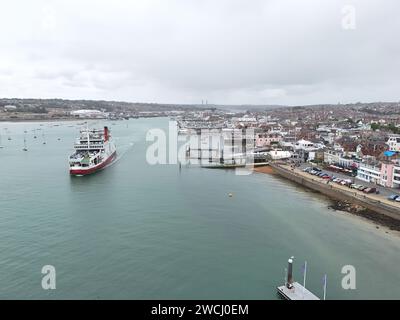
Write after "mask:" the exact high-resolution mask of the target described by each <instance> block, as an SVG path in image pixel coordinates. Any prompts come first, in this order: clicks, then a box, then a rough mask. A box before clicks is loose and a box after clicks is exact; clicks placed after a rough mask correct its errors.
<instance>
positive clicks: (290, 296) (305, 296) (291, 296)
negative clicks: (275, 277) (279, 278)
mask: <svg viewBox="0 0 400 320" xmlns="http://www.w3.org/2000/svg"><path fill="white" fill-rule="evenodd" d="M292 285H293V287H292V288H291V289H289V288H287V287H286V286H280V287H278V293H279V294H280V295H281V296H282V297H283V298H285V299H287V300H320V299H319V298H318V297H317V296H315V295H314V294H313V293H312V292H310V291H308V290H307V289H306V288H304V287H303V286H302V285H301V284H300V283H298V282H293V283H292Z"/></svg>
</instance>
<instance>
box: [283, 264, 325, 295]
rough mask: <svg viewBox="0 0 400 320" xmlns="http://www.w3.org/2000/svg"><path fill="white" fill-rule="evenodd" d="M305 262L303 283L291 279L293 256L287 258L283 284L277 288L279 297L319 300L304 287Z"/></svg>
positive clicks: (305, 265)
mask: <svg viewBox="0 0 400 320" xmlns="http://www.w3.org/2000/svg"><path fill="white" fill-rule="evenodd" d="M306 268H307V263H305V264H304V270H303V272H304V284H303V285H301V284H300V283H298V282H295V281H293V257H291V258H290V259H289V260H288V270H287V275H286V279H285V280H286V281H285V285H283V286H279V287H278V288H277V290H278V293H279V295H280V296H281V297H283V298H284V299H286V300H320V299H319V298H318V297H317V296H316V295H314V294H313V293H312V292H311V291H309V290H307V289H306V288H305V279H306V271H307V270H306Z"/></svg>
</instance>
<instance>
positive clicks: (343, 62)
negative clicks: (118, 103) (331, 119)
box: [0, 0, 400, 105]
mask: <svg viewBox="0 0 400 320" xmlns="http://www.w3.org/2000/svg"><path fill="white" fill-rule="evenodd" d="M346 5H353V6H354V8H355V18H356V20H355V29H348V28H343V24H342V22H343V21H344V22H345V26H347V27H348V26H349V24H348V23H349V20H348V17H349V16H350V15H349V11H348V10H345V11H344V12H343V11H342V10H343V8H344V6H346ZM399 14H400V1H398V0H359V1H355V0H347V1H342V0H329V1H325V0H247V1H241V0H196V1H194V0H181V1H178V0H159V1H154V0H130V1H128V0H126V1H122V0H113V1H108V0H107V1H106V0H65V1H63V0H48V1H45V0H35V1H31V0H26V1H22V0H12V1H11V0H2V1H1V10H0V97H21V98H27V97H33V98H40V97H43V98H55V97H59V98H70V99H81V98H83V99H106V100H125V101H133V102H136V101H141V102H160V103H163V102H164V103H200V102H201V100H202V99H204V100H205V99H207V100H208V101H209V103H218V104H246V103H249V104H291V105H298V104H315V103H337V102H357V101H399V100H400V41H399V39H400V19H399ZM343 19H344V20H343ZM346 23H347V24H346ZM350 25H351V21H350Z"/></svg>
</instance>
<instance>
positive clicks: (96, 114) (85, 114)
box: [71, 109, 106, 119]
mask: <svg viewBox="0 0 400 320" xmlns="http://www.w3.org/2000/svg"><path fill="white" fill-rule="evenodd" d="M71 115H72V116H73V117H76V118H96V119H101V118H105V117H106V114H105V113H104V112H102V111H100V110H94V109H93V110H92V109H89V110H86V109H81V110H75V111H71Z"/></svg>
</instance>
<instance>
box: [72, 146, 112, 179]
mask: <svg viewBox="0 0 400 320" xmlns="http://www.w3.org/2000/svg"><path fill="white" fill-rule="evenodd" d="M116 157H117V151H114V152H113V153H112V154H111V155H110V156H109V157H108V158H107V159H105V160H104V161H102V162H101V163H99V164H97V165H95V166H93V167H89V168H79V169H70V170H69V173H70V174H71V175H73V176H86V175H89V174H93V173H96V172H98V171H100V170H102V169H104V168H105V167H106V166H108V165H109V164H111V163H112V162H113V161H114V160H115V159H116Z"/></svg>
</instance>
